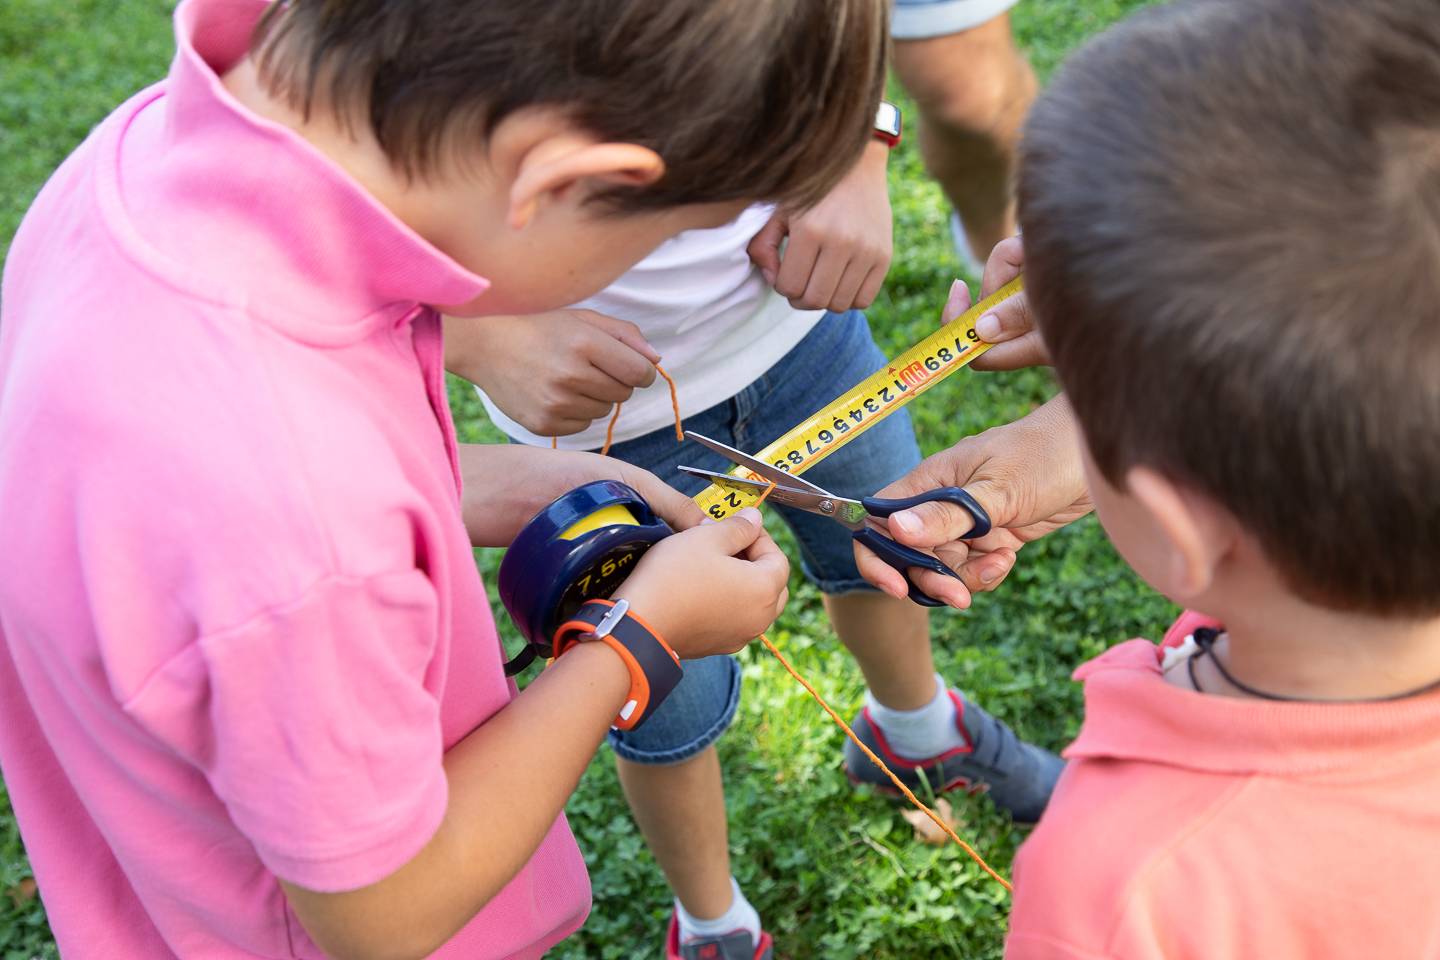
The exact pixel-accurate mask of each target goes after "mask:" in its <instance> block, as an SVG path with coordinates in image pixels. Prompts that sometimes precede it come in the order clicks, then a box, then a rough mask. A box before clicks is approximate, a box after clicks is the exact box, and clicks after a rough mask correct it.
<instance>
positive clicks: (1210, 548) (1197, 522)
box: [1125, 467, 1239, 603]
mask: <svg viewBox="0 0 1440 960" xmlns="http://www.w3.org/2000/svg"><path fill="white" fill-rule="evenodd" d="M1125 489H1126V491H1127V492H1128V493H1129V494H1130V496H1131V498H1132V499H1133V500H1134V501H1135V503H1137V504H1139V506H1140V507H1141V508H1142V509H1143V510H1145V511H1146V512H1147V513H1148V514H1149V515H1150V519H1151V521H1152V522H1153V523H1154V525H1155V528H1156V529H1157V530H1158V531H1159V533H1160V535H1161V536H1163V537H1164V538H1165V541H1166V545H1167V547H1168V548H1169V549H1168V550H1167V551H1166V553H1167V556H1168V558H1169V559H1168V564H1169V568H1168V569H1167V570H1166V583H1165V584H1164V592H1165V593H1166V594H1167V595H1169V596H1170V597H1172V598H1174V599H1175V600H1177V601H1179V602H1182V603H1183V602H1185V600H1186V599H1188V598H1192V597H1198V596H1199V595H1201V594H1203V593H1204V592H1205V591H1207V590H1209V589H1210V587H1211V586H1212V585H1213V584H1214V582H1215V577H1216V575H1217V573H1218V570H1219V566H1220V563H1221V561H1222V560H1223V559H1224V558H1225V556H1226V554H1228V553H1229V552H1230V551H1231V549H1232V548H1233V547H1234V545H1235V540H1236V535H1237V534H1238V533H1239V529H1238V527H1237V525H1236V522H1235V520H1234V518H1233V517H1231V516H1230V515H1229V514H1228V513H1227V512H1226V511H1224V510H1223V509H1221V507H1220V506H1219V505H1218V504H1216V503H1215V502H1214V501H1212V500H1210V499H1209V498H1208V497H1205V496H1203V495H1201V494H1198V493H1195V492H1194V491H1191V490H1187V489H1185V488H1184V487H1180V486H1178V485H1176V484H1175V483H1173V482H1171V481H1170V480H1169V479H1168V478H1166V477H1165V476H1164V475H1162V474H1160V473H1158V472H1156V471H1155V470H1152V469H1150V468H1149V467H1133V468H1131V469H1130V471H1129V472H1127V473H1126V475H1125Z"/></svg>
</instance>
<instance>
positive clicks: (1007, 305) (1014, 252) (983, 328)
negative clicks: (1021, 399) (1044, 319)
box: [955, 236, 1050, 370]
mask: <svg viewBox="0 0 1440 960" xmlns="http://www.w3.org/2000/svg"><path fill="white" fill-rule="evenodd" d="M1024 269H1025V246H1024V244H1023V243H1021V242H1020V238H1019V237H1018V236H1017V237H1011V238H1010V239H1008V240H1002V241H1000V242H999V243H998V244H996V245H995V249H994V250H992V251H991V252H990V259H989V260H987V261H986V262H985V275H984V277H982V278H981V281H980V296H981V298H982V299H983V298H984V297H988V296H990V294H992V293H994V292H995V291H996V290H999V289H1000V288H1001V287H1003V286H1005V284H1007V283H1009V282H1010V281H1011V280H1014V279H1015V278H1016V277H1018V276H1020V274H1021V273H1022V272H1023V271H1024ZM965 306H967V307H968V306H969V303H968V301H967V303H966V304H965ZM955 315H956V316H959V313H958V312H957V313H956V314H955ZM975 332H976V333H977V334H979V336H980V339H981V340H984V341H985V342H986V343H992V344H995V346H993V347H991V348H990V349H989V350H987V351H985V352H984V353H983V354H981V355H980V356H979V357H977V358H976V359H975V362H974V363H972V364H971V366H972V367H974V368H975V369H976V370H1017V369H1019V368H1020V367H1035V366H1048V365H1049V363H1050V352H1049V351H1048V350H1046V349H1045V343H1044V341H1042V340H1041V339H1040V331H1039V330H1037V329H1035V320H1034V317H1033V316H1032V315H1031V313H1030V298H1029V297H1028V296H1026V295H1025V293H1024V291H1021V292H1020V293H1017V294H1016V295H1015V296H1013V297H1009V298H1007V299H1005V300H1002V301H1001V302H1000V303H999V304H998V305H997V306H996V307H995V309H993V310H989V311H986V312H985V313H984V314H982V315H981V316H980V318H979V319H978V320H977V321H976V322H975Z"/></svg>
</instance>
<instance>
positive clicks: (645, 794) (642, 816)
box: [615, 745, 733, 919]
mask: <svg viewBox="0 0 1440 960" xmlns="http://www.w3.org/2000/svg"><path fill="white" fill-rule="evenodd" d="M615 765H616V768H617V770H618V772H619V774H620V785H621V787H623V788H624V790H625V799H626V800H628V801H629V802H630V811H631V813H633V814H634V816H635V822H636V823H637V824H639V825H640V832H641V833H643V834H644V835H645V842H646V843H647V844H649V846H650V852H651V853H653V854H654V855H655V861H656V862H657V863H659V864H660V869H661V870H662V871H663V872H664V874H665V879H666V880H668V881H669V882H670V889H671V890H673V891H675V897H676V899H678V900H679V901H680V903H681V905H682V906H684V907H685V910H686V911H687V912H688V913H690V914H691V915H693V916H696V917H701V918H706V919H708V918H712V917H718V916H721V915H722V914H724V913H725V911H726V910H728V909H730V903H731V900H732V899H733V891H732V889H731V886H730V846H729V843H730V835H729V826H728V824H727V823H726V819H725V788H724V783H723V781H722V779H721V775H720V758H719V756H718V755H717V754H716V752H715V747H714V746H713V745H711V746H709V747H706V748H705V749H704V750H702V751H701V752H700V753H698V754H696V755H695V756H693V757H691V758H689V759H688V760H682V761H681V762H679V763H673V764H650V763H632V762H630V761H628V760H624V759H621V758H619V757H616V759H615Z"/></svg>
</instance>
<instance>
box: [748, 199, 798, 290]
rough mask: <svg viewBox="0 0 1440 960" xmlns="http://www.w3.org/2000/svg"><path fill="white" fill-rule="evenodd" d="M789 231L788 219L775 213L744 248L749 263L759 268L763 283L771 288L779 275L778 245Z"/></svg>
mask: <svg viewBox="0 0 1440 960" xmlns="http://www.w3.org/2000/svg"><path fill="white" fill-rule="evenodd" d="M789 229H790V227H789V220H788V218H787V217H785V216H784V215H783V214H780V213H776V214H775V215H774V216H773V217H771V218H770V219H769V220H767V221H766V222H765V226H763V227H761V228H760V232H759V233H757V234H755V236H754V237H753V238H751V240H750V245H749V246H747V247H746V248H745V252H746V253H748V254H749V255H750V262H752V263H754V264H755V266H757V267H759V268H760V273H761V274H762V275H763V276H764V277H765V282H766V283H768V284H770V286H772V287H773V286H775V280H776V278H777V277H778V276H779V275H780V244H781V243H783V242H784V240H785V234H786V232H787V231H788V230H789Z"/></svg>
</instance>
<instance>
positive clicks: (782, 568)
mask: <svg viewBox="0 0 1440 960" xmlns="http://www.w3.org/2000/svg"><path fill="white" fill-rule="evenodd" d="M745 559H746V560H748V561H749V562H750V565H751V567H752V568H753V569H754V570H756V571H757V572H759V573H760V574H761V575H762V576H768V577H769V578H770V581H771V583H770V588H771V589H774V590H779V589H781V588H783V587H784V586H785V584H786V583H787V582H788V581H789V579H790V560H789V559H788V558H787V557H786V556H785V552H784V551H783V550H781V549H780V546H779V544H777V543H776V542H775V541H774V540H772V539H770V536H769V534H762V535H760V536H758V537H756V538H755V542H754V543H752V544H750V546H748V547H746V548H745Z"/></svg>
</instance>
